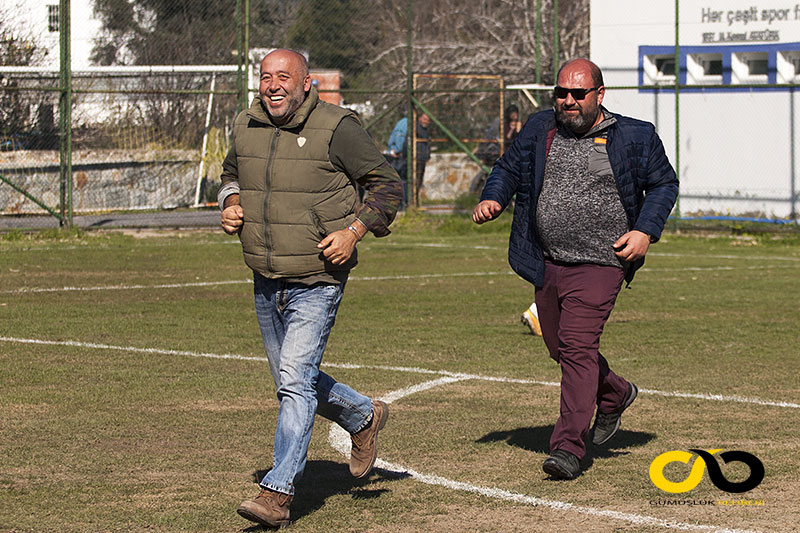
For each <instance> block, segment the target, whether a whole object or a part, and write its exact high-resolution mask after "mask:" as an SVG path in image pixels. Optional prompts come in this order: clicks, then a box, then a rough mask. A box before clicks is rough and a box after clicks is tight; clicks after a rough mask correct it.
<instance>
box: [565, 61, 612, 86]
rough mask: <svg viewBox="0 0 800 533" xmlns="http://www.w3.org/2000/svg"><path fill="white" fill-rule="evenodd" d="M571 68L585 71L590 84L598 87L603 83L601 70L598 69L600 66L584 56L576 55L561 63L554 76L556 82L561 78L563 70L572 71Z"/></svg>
mask: <svg viewBox="0 0 800 533" xmlns="http://www.w3.org/2000/svg"><path fill="white" fill-rule="evenodd" d="M573 70H582V71H585V72H586V73H587V74H588V75H589V78H590V79H591V80H592V85H594V86H595V87H600V86H602V85H604V83H603V72H602V71H601V70H600V67H598V66H597V65H595V64H594V63H592V62H591V61H589V60H588V59H586V58H585V57H578V58H575V59H570V60H569V61H567V62H566V63H564V64H563V65H561V68H560V69H558V75H557V76H556V82H558V80H559V79H561V73H562V72H564V71H570V72H571V71H573Z"/></svg>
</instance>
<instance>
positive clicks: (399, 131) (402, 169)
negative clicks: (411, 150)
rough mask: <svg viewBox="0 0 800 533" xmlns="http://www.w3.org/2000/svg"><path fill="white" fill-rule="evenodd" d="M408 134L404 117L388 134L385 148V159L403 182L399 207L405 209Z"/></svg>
mask: <svg viewBox="0 0 800 533" xmlns="http://www.w3.org/2000/svg"><path fill="white" fill-rule="evenodd" d="M407 136H408V119H407V118H406V117H403V118H401V119H400V120H398V121H397V123H396V124H395V125H394V128H393V129H392V133H391V134H390V135H389V142H388V143H387V149H388V151H389V154H388V157H387V160H388V161H389V164H390V165H391V166H392V168H393V169H395V171H396V172H397V174H398V175H399V176H400V179H401V180H402V182H403V202H402V204H401V208H402V209H405V208H406V207H407V206H408V198H407V194H408V192H407V191H408V178H407V176H408V169H407V166H406V156H405V147H406V138H407Z"/></svg>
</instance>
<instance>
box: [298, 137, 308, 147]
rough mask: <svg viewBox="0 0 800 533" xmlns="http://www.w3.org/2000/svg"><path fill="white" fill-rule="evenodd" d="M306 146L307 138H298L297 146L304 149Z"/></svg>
mask: <svg viewBox="0 0 800 533" xmlns="http://www.w3.org/2000/svg"><path fill="white" fill-rule="evenodd" d="M304 144H306V138H305V137H298V138H297V146H299V147H300V148H302V147H303V145H304Z"/></svg>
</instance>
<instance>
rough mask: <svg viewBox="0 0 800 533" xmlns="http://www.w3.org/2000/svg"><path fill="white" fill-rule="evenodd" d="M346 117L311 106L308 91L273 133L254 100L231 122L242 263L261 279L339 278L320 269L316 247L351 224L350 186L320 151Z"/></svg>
mask: <svg viewBox="0 0 800 533" xmlns="http://www.w3.org/2000/svg"><path fill="white" fill-rule="evenodd" d="M348 115H352V113H351V112H350V111H347V110H346V109H342V108H341V107H338V106H335V105H331V104H328V103H326V102H323V101H321V100H319V98H318V95H317V90H316V88H314V87H312V89H311V91H310V93H309V95H308V98H306V100H305V102H303V104H302V105H301V106H300V108H299V109H298V110H297V112H296V113H295V114H294V117H293V118H292V119H291V120H290V121H289V122H288V123H286V124H284V125H283V126H275V125H274V124H273V123H272V121H271V120H270V118H269V116H268V115H267V113H266V112H265V111H264V108H263V107H262V106H261V103H260V101H259V99H258V98H256V99H255V100H254V101H253V103H252V105H251V106H250V108H249V109H248V110H246V111H244V112H242V113H240V114H239V116H238V117H236V121H235V123H234V128H233V143H234V147H235V150H236V162H237V173H238V177H239V187H240V192H239V202H240V204H241V206H242V210H243V211H244V225H243V227H242V231H241V234H240V236H239V238H240V240H241V242H242V250H243V252H244V260H245V263H247V266H249V267H250V268H251V269H253V270H254V271H256V272H258V273H259V274H261V275H262V276H264V277H267V278H286V277H302V276H307V275H312V274H320V273H323V272H333V271H347V270H350V269H351V268H352V267H353V266H354V265H355V263H356V254H355V251H354V253H353V256H352V257H351V258H350V260H349V261H348V262H347V263H345V264H343V265H334V264H332V263H330V262H329V261H326V260H325V258H324V257H323V255H322V252H321V251H320V249H319V248H317V244H319V242H320V241H321V240H322V239H323V238H324V237H325V236H327V235H328V234H330V233H332V232H334V231H337V230H341V229H344V228H346V227H347V226H348V225H349V224H350V223H352V222H353V221H354V220H355V218H356V217H355V214H354V213H355V208H356V204H357V202H358V194H357V193H356V188H355V185H354V183H353V182H352V181H351V180H350V179H349V178H348V177H347V176H346V175H345V174H344V173H343V172H340V171H339V170H337V169H336V168H334V166H333V164H332V163H331V162H330V159H329V156H328V146H329V145H330V141H331V137H332V136H333V132H334V130H335V129H336V126H337V125H338V124H339V122H341V120H342V119H343V118H344V117H345V116H348Z"/></svg>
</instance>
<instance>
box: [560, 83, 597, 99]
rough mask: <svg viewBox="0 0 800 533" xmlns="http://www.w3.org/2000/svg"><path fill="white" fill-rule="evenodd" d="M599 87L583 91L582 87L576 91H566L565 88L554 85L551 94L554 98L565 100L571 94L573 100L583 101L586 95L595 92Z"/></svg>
mask: <svg viewBox="0 0 800 533" xmlns="http://www.w3.org/2000/svg"><path fill="white" fill-rule="evenodd" d="M599 88H600V87H590V88H589V89H584V88H582V87H578V88H576V89H567V88H566V87H559V86H558V85H556V86H555V87H554V88H553V94H554V95H555V97H556V98H566V97H567V95H568V94H571V95H572V97H573V98H574V99H575V100H583V99H584V98H586V95H587V94H589V93H590V92H592V91H596V90H597V89H599Z"/></svg>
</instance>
